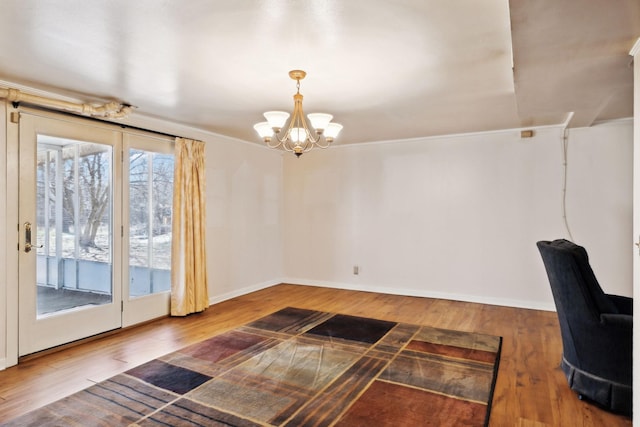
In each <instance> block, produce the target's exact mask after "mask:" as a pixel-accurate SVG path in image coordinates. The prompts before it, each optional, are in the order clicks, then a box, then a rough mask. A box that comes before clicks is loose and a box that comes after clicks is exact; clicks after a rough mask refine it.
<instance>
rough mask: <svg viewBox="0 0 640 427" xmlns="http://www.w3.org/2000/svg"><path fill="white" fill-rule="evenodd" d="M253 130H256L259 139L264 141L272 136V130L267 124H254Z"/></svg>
mask: <svg viewBox="0 0 640 427" xmlns="http://www.w3.org/2000/svg"><path fill="white" fill-rule="evenodd" d="M253 128H254V129H255V130H256V132H258V135H260V138H262V139H264V140H265V141H266V140H267V138H268V139H271V137H272V136H273V128H272V127H271V125H270V124H269V122H260V123H256V124H255V125H253Z"/></svg>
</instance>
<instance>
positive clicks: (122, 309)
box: [120, 300, 124, 313]
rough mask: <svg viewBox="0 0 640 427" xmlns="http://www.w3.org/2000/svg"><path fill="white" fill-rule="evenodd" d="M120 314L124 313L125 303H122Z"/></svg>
mask: <svg viewBox="0 0 640 427" xmlns="http://www.w3.org/2000/svg"><path fill="white" fill-rule="evenodd" d="M120 313H124V301H122V300H121V301H120Z"/></svg>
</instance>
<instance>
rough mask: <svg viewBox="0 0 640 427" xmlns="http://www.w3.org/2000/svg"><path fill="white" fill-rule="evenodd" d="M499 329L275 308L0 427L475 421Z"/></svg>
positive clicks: (482, 409) (484, 413)
mask: <svg viewBox="0 0 640 427" xmlns="http://www.w3.org/2000/svg"><path fill="white" fill-rule="evenodd" d="M501 345H502V338H501V337H496V336H490V335H481V334H473V333H467V332H458V331H450V330H444V329H436V328H432V327H428V326H418V325H411V324H405V323H396V322H389V321H384V320H376V319H370V318H365V317H355V316H348V315H344V314H335V313H326V312H321V311H314V310H305V309H299V308H291V307H289V308H285V309H283V310H280V311H278V312H275V313H273V314H271V315H268V316H266V317H263V318H261V319H259V320H257V321H255V322H252V323H249V324H247V325H245V326H242V327H239V328H237V329H234V330H231V331H229V332H226V333H223V334H221V335H217V336H214V337H212V338H209V339H207V340H205V341H202V342H200V343H198V344H194V345H191V346H189V347H186V348H184V349H182V350H180V351H177V352H175V353H171V354H168V355H166V356H164V357H161V358H159V359H156V360H153V361H151V362H148V363H145V364H143V365H141V366H138V367H136V368H134V369H131V370H129V371H127V372H125V373H123V374H120V375H117V376H115V377H113V378H110V379H109V380H106V381H104V382H101V383H99V384H96V385H94V386H92V387H90V388H88V389H86V390H83V391H80V392H78V393H76V394H73V395H71V396H69V397H67V398H65V399H62V400H59V401H57V402H55V403H52V404H50V405H48V406H45V407H43V408H40V409H38V410H35V411H33V412H30V413H28V414H26V415H24V416H22V417H20V418H17V419H15V420H13V421H11V422H9V423H8V424H7V425H9V426H76V425H77V426H109V427H112V426H145V427H146V426H207V427H209V426H237V427H245V426H247V427H253V426H295V427H299V426H367V427H379V426H394V427H397V426H429V425H432V426H486V425H488V422H489V413H490V409H491V400H492V396H493V389H494V386H495V381H496V376H497V371H498V363H499V359H500V348H501Z"/></svg>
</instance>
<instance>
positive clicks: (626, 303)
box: [606, 294, 633, 315]
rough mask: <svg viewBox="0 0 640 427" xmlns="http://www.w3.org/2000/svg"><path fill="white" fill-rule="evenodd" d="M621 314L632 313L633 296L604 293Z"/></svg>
mask: <svg viewBox="0 0 640 427" xmlns="http://www.w3.org/2000/svg"><path fill="white" fill-rule="evenodd" d="M606 295H607V297H609V299H610V300H611V302H613V304H614V305H615V306H616V308H617V309H618V311H619V312H620V313H621V314H629V315H633V298H629V297H623V296H620V295H611V294H606Z"/></svg>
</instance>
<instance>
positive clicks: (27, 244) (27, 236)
mask: <svg viewBox="0 0 640 427" xmlns="http://www.w3.org/2000/svg"><path fill="white" fill-rule="evenodd" d="M41 247H42V245H40V246H38V245H32V244H31V223H30V222H25V223H24V251H25V252H27V253H28V252H31V249H33V248H41Z"/></svg>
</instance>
